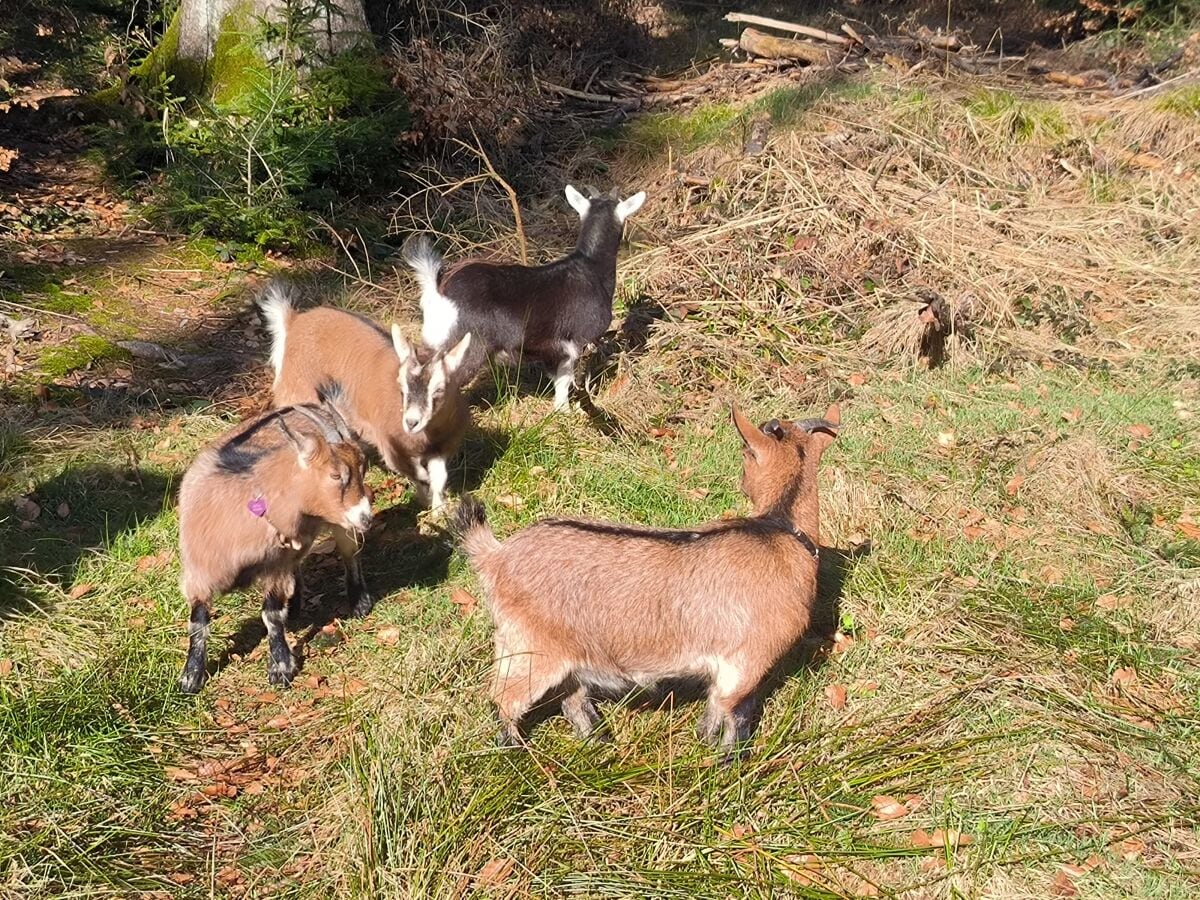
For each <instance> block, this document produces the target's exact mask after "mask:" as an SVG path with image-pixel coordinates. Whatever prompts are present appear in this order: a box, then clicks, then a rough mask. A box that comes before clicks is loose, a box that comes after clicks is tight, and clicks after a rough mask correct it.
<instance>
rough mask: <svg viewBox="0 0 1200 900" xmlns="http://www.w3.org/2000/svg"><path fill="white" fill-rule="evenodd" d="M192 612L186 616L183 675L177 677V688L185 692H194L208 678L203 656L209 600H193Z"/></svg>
mask: <svg viewBox="0 0 1200 900" xmlns="http://www.w3.org/2000/svg"><path fill="white" fill-rule="evenodd" d="M191 606H192V612H191V615H190V616H189V618H188V636H189V637H188V655H187V662H186V663H185V664H184V667H183V675H182V676H181V677H180V679H179V689H180V690H181V691H183V692H184V693H185V694H194V693H196V692H197V691H199V690H200V688H201V687H203V685H204V682H205V680H206V679H207V678H208V670H207V664H206V661H205V657H206V655H207V652H208V633H209V630H210V626H209V622H210V621H211V619H212V611H211V610H210V609H209V600H208V599H207V598H206V599H204V600H193V601H192V603H191Z"/></svg>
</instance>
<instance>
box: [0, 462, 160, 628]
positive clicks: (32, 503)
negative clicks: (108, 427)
mask: <svg viewBox="0 0 1200 900" xmlns="http://www.w3.org/2000/svg"><path fill="white" fill-rule="evenodd" d="M172 481H173V480H172V479H171V478H169V477H166V476H163V475H161V474H159V473H154V472H148V471H146V470H144V469H140V468H138V467H136V466H125V467H122V466H113V465H95V464H88V465H80V466H69V467H68V468H66V469H65V470H64V471H63V472H61V473H59V474H58V475H55V476H54V477H53V478H50V479H48V480H46V481H43V482H41V483H40V484H38V485H37V486H36V487H35V488H34V489H33V490H32V491H26V492H24V493H19V494H18V496H17V498H16V500H15V501H7V502H6V503H5V505H4V509H3V512H0V620H3V619H5V618H9V617H11V616H13V615H16V614H18V613H21V612H26V611H30V610H33V609H40V610H42V611H43V612H47V613H49V612H50V611H51V609H52V606H50V605H48V604H47V602H46V599H45V592H44V591H42V590H41V589H39V588H38V587H37V582H39V581H41V580H43V579H51V580H55V581H59V582H61V583H62V584H63V585H64V586H67V585H69V584H70V582H71V579H72V576H73V573H74V569H75V567H76V565H77V564H78V562H79V560H80V559H81V558H82V557H83V556H84V555H85V554H88V553H92V552H95V551H96V550H98V549H100V548H103V547H105V546H107V545H110V544H112V543H113V542H114V541H115V540H116V539H117V538H118V537H119V536H120V535H121V534H123V533H125V532H128V531H133V530H135V529H136V528H137V527H138V526H139V525H140V524H141V523H142V522H143V521H145V520H146V519H149V518H152V517H153V516H156V515H158V514H159V513H160V512H162V510H163V508H164V506H165V505H166V504H167V503H168V502H170V498H171V495H172V493H173V491H172V487H173V484H172Z"/></svg>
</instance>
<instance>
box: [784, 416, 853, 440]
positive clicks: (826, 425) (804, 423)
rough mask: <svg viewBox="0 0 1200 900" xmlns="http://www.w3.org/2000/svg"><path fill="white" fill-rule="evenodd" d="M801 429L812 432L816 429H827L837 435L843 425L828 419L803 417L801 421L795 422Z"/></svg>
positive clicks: (826, 430)
mask: <svg viewBox="0 0 1200 900" xmlns="http://www.w3.org/2000/svg"><path fill="white" fill-rule="evenodd" d="M792 424H793V425H795V426H796V427H797V428H799V429H800V430H801V431H807V432H809V433H810V434H811V433H812V432H814V431H825V432H828V433H829V434H832V435H833V436H834V437H837V433H838V429H839V428H841V427H842V426H840V425H835V424H833V422H830V421H829V420H828V419H801V420H800V421H799V422H793V423H792Z"/></svg>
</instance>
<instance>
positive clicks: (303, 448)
mask: <svg viewBox="0 0 1200 900" xmlns="http://www.w3.org/2000/svg"><path fill="white" fill-rule="evenodd" d="M279 427H280V428H282V429H283V433H284V435H286V437H287V439H288V443H289V444H291V445H292V446H293V447H294V448H295V449H296V458H297V460H298V461H299V463H300V468H302V469H307V468H308V467H309V465H310V464H311V463H312V461H313V457H314V456H316V455H317V450H318V449H319V447H320V445H319V444H318V443H317V439H316V438H315V437H313V436H312V435H311V434H299V435H297V434H296V432H294V431H292V429H290V428H288V425H287V422H285V421H284V420H283V419H280V420H279Z"/></svg>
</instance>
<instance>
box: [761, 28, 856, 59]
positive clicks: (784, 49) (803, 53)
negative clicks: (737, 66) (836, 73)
mask: <svg viewBox="0 0 1200 900" xmlns="http://www.w3.org/2000/svg"><path fill="white" fill-rule="evenodd" d="M738 46H739V47H741V48H742V49H743V50H745V51H746V52H747V53H749V54H750V55H751V56H762V57H766V58H767V59H796V60H800V61H802V62H806V63H809V64H811V65H818V66H828V65H831V64H832V63H833V62H834V52H833V51H831V50H830V49H829V48H828V47H822V46H820V45H819V44H814V43H812V42H811V41H794V40H792V39H791V38H779V37H775V36H774V35H770V34H767V33H766V32H763V31H759V30H758V29H756V28H747V29H746V30H745V31H743V32H742V36H741V38H740V39H739V40H738Z"/></svg>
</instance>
